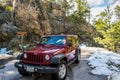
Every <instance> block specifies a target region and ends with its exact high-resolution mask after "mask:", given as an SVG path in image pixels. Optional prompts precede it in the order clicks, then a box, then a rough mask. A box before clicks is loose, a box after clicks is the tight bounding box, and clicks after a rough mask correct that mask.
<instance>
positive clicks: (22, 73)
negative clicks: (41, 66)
mask: <svg viewBox="0 0 120 80" xmlns="http://www.w3.org/2000/svg"><path fill="white" fill-rule="evenodd" d="M18 72H19V73H20V74H21V75H22V76H25V77H27V76H31V75H32V74H30V73H28V72H26V71H25V70H20V69H18Z"/></svg>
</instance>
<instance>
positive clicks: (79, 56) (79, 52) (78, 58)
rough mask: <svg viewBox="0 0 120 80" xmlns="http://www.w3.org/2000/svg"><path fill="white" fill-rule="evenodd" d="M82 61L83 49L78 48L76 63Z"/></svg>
mask: <svg viewBox="0 0 120 80" xmlns="http://www.w3.org/2000/svg"><path fill="white" fill-rule="evenodd" d="M80 61H81V50H80V49H77V50H76V60H75V63H79V62H80Z"/></svg>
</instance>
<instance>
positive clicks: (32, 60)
mask: <svg viewBox="0 0 120 80" xmlns="http://www.w3.org/2000/svg"><path fill="white" fill-rule="evenodd" d="M43 57H44V55H43V54H34V53H27V59H24V61H23V62H26V63H29V64H38V65H41V64H43V59H44V58H43Z"/></svg>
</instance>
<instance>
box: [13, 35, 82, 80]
mask: <svg viewBox="0 0 120 80" xmlns="http://www.w3.org/2000/svg"><path fill="white" fill-rule="evenodd" d="M80 56H81V50H80V48H79V43H78V37H77V36H76V35H49V36H45V37H42V38H41V40H40V43H39V44H38V46H37V47H36V48H35V49H32V50H30V51H25V52H23V54H21V55H19V56H18V59H19V62H16V63H15V67H16V68H18V72H19V73H20V74H21V75H23V76H30V75H32V74H34V73H50V74H52V78H53V79H54V80H65V78H66V75H67V68H68V66H69V65H70V64H72V63H73V62H75V63H79V61H80Z"/></svg>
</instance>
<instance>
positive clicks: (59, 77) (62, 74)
mask: <svg viewBox="0 0 120 80" xmlns="http://www.w3.org/2000/svg"><path fill="white" fill-rule="evenodd" d="M66 76H67V64H66V61H61V62H60V64H59V66H58V72H57V73H55V74H52V78H53V80H65V78H66Z"/></svg>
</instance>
